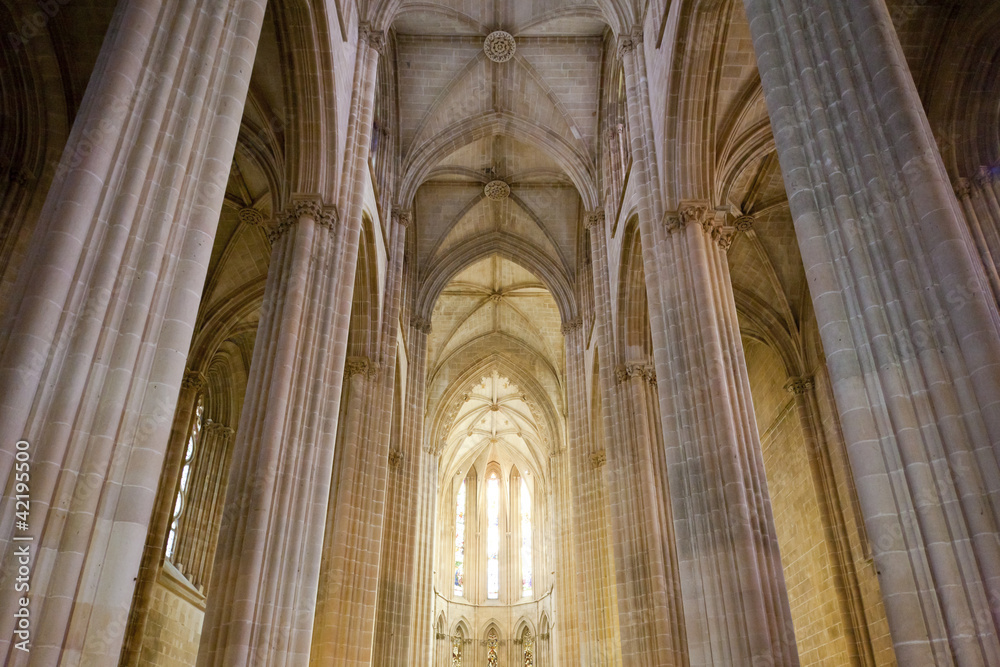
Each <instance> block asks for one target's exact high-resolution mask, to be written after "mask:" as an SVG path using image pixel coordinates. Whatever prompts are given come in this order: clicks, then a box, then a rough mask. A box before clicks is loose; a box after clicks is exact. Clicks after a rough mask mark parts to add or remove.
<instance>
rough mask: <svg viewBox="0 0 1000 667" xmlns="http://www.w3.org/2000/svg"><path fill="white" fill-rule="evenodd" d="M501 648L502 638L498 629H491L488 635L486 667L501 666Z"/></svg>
mask: <svg viewBox="0 0 1000 667" xmlns="http://www.w3.org/2000/svg"><path fill="white" fill-rule="evenodd" d="M499 647H500V638H499V637H498V636H497V631H496V628H490V631H489V632H488V633H487V634H486V667H497V666H498V665H499V664H500V657H499V653H500V652H499Z"/></svg>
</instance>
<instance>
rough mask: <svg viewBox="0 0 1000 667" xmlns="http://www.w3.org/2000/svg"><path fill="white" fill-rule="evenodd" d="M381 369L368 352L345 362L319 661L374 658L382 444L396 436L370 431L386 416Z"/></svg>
mask: <svg viewBox="0 0 1000 667" xmlns="http://www.w3.org/2000/svg"><path fill="white" fill-rule="evenodd" d="M381 371H382V369H381V367H380V365H379V364H376V363H375V362H373V361H371V360H370V359H368V358H366V357H350V358H348V360H347V364H346V367H345V369H344V374H345V380H346V382H345V384H346V387H345V395H344V397H345V399H346V405H345V407H344V409H343V417H344V419H343V421H341V422H340V426H339V432H338V434H337V451H336V453H335V456H334V470H333V475H334V478H333V493H332V494H331V496H330V507H329V509H328V511H327V521H326V531H325V533H326V537H325V544H324V547H323V564H322V568H321V570H322V572H321V579H320V586H319V593H318V596H317V600H316V618H315V629H314V630H313V640H312V651H311V653H310V656H309V662H310V664H312V665H320V664H324V665H325V664H370V663H371V650H372V633H373V630H374V623H375V599H376V594H377V584H378V579H377V575H378V564H379V556H380V549H378V547H379V546H380V540H381V529H382V511H381V506H382V504H383V503H384V498H385V496H384V494H385V477H386V472H387V471H386V468H387V461H386V453H385V452H384V451H382V450H383V449H385V448H386V447H387V445H388V443H387V442H372V441H371V439H370V438H369V437H367V436H370V435H371V433H370V426H371V424H369V422H368V417H369V416H371V415H372V413H373V412H374V413H376V415H378V409H377V406H376V405H374V403H375V402H376V400H377V398H378V396H377V393H378V392H377V387H378V385H379V384H380V382H379V375H380V374H381ZM378 417H379V418H381V415H378ZM373 503H374V504H375V505H377V507H373V506H372V504H373ZM373 546H374V547H375V549H374V550H373Z"/></svg>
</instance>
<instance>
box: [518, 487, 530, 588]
mask: <svg viewBox="0 0 1000 667" xmlns="http://www.w3.org/2000/svg"><path fill="white" fill-rule="evenodd" d="M531 570H532V568H531V493H529V492H528V483H527V482H526V481H525V480H523V479H522V480H521V597H523V598H530V597H531V593H532V585H531V574H532V571H531Z"/></svg>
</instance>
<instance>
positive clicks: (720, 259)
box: [643, 203, 798, 665]
mask: <svg viewBox="0 0 1000 667" xmlns="http://www.w3.org/2000/svg"><path fill="white" fill-rule="evenodd" d="M665 223H666V224H665V226H664V227H665V231H666V233H667V237H666V239H665V242H664V243H662V244H660V245H659V246H658V247H657V248H656V251H655V252H657V253H662V254H661V256H660V257H659V265H660V266H662V267H671V272H672V274H673V278H672V279H671V280H668V281H660V282H659V284H658V285H657V287H658V292H659V294H658V295H657V296H658V300H657V303H655V304H654V302H653V301H652V300H651V302H650V310H651V311H654V310H657V309H659V310H660V312H661V313H662V318H663V321H664V322H665V323H666V332H667V341H666V342H665V349H661V348H659V345H661V344H663V343H661V342H660V341H655V344H657V348H658V349H657V350H656V365H657V377H658V378H663V380H662V381H661V382H659V383H658V388H659V394H660V413H661V416H662V418H663V423H664V441H665V443H666V452H667V470H668V472H669V490H670V497H671V503H672V510H673V514H674V525H675V530H676V540H677V557H678V560H679V566H680V572H681V577H680V580H681V588H682V593H683V598H684V621H685V624H686V628H687V638H688V649H689V657H690V662H691V664H692V665H704V664H711V663H712V662H713V660H715V659H716V657H715V656H717V655H720V654H721V655H728V656H730V657H729V658H727V660H731V661H732V663H733V664H755V663H756V662H758V661H760V662H762V663H763V664H775V665H779V664H780V665H797V664H798V655H797V651H796V646H795V637H794V631H793V629H792V621H791V614H790V611H789V606H788V594H787V591H786V589H785V581H784V575H783V572H782V568H781V559H780V556H779V553H778V542H777V536H776V534H775V530H774V520H773V517H772V514H771V504H770V499H769V497H768V493H767V483H766V478H765V476H764V465H763V458H762V454H761V447H760V439H759V436H758V433H757V423H756V419H755V417H754V411H753V405H752V403H751V401H750V382H749V378H748V375H747V370H746V362H745V360H744V358H743V346H742V341H741V339H740V332H739V324H738V322H737V318H736V305H735V301H734V299H733V292H732V283H731V279H730V277H729V265H728V263H727V261H726V255H725V249H726V248H727V247H728V243H729V240H730V239H731V232H730V231H728V230H725V229H723V228H720V227H719V225H718V223H717V222H716V220H715V215H714V211H712V209H711V208H710V207H709V206H708V205H707V204H706V203H686V204H683V205H682V207H681V209H680V211H679V212H678V214H677V215H668V216H667V217H666V220H665ZM645 248H646V246H645V242H644V244H643V249H644V252H645ZM646 266H647V269H648V267H649V262H648V261H647V262H646ZM647 275H648V274H647ZM647 284H648V279H647ZM651 291H652V290H651ZM661 340H662V336H661ZM720 652H721V653H720Z"/></svg>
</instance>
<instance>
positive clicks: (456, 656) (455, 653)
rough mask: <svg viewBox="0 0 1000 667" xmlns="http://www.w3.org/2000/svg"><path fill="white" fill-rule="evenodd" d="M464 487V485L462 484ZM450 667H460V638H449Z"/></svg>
mask: <svg viewBox="0 0 1000 667" xmlns="http://www.w3.org/2000/svg"><path fill="white" fill-rule="evenodd" d="M463 486H464V484H463ZM451 667H462V637H461V635H459V636H458V637H452V638H451Z"/></svg>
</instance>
